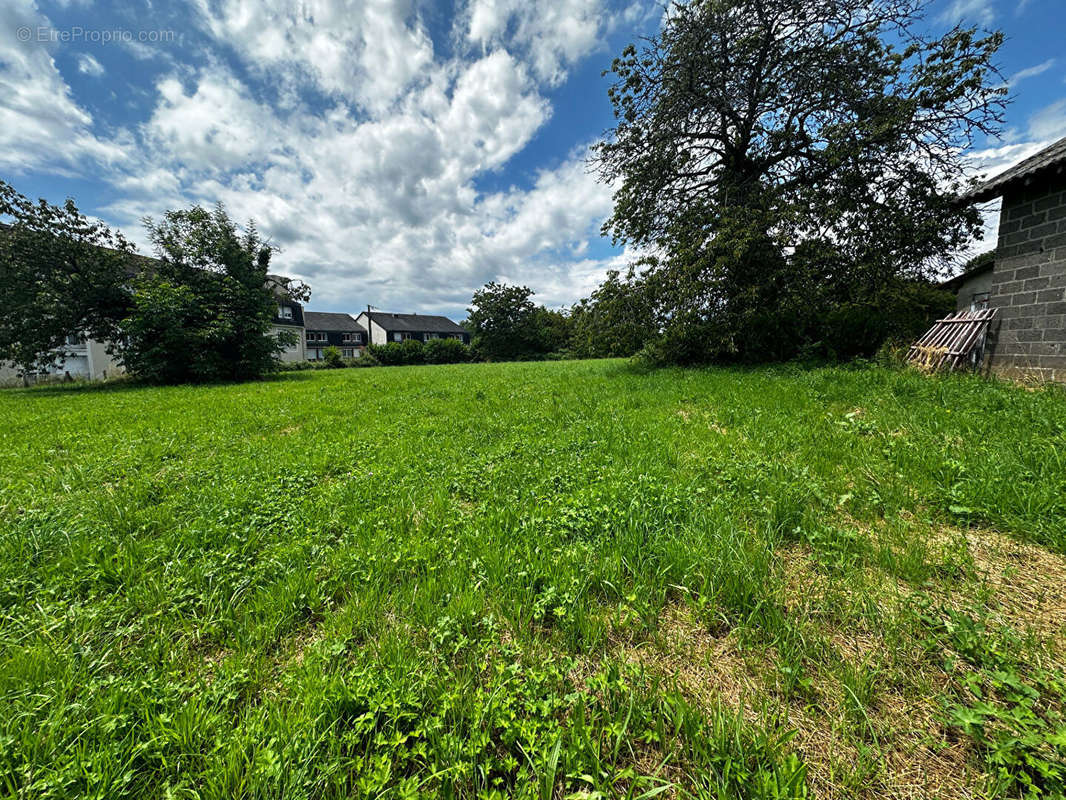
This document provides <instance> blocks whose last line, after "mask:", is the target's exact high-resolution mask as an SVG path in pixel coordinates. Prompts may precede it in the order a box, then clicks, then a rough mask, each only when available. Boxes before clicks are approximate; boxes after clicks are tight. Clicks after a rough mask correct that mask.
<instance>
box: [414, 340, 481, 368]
mask: <svg viewBox="0 0 1066 800" xmlns="http://www.w3.org/2000/svg"><path fill="white" fill-rule="evenodd" d="M422 351H423V354H424V355H425V359H426V363H427V364H461V363H463V362H464V361H469V360H470V357H471V352H470V348H469V347H468V346H467V345H465V344H463V343H462V342H461V341H459V340H458V339H430V340H429V341H428V342H426V343H425V345H424V346H423V348H422Z"/></svg>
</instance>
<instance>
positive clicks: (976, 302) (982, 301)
mask: <svg viewBox="0 0 1066 800" xmlns="http://www.w3.org/2000/svg"><path fill="white" fill-rule="evenodd" d="M988 295H989V293H988V292H974V293H973V299H972V300H970V311H980V310H981V309H982V308H988Z"/></svg>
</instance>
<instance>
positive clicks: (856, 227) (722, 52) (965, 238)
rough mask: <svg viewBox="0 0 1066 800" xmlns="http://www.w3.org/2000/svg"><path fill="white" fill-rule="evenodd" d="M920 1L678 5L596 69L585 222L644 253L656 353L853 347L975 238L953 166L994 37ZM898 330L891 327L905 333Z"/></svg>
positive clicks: (746, 354) (975, 109)
mask: <svg viewBox="0 0 1066 800" xmlns="http://www.w3.org/2000/svg"><path fill="white" fill-rule="evenodd" d="M928 7H929V2H928V0H806V2H802V3H797V2H794V0H690V2H683V3H674V4H672V5H671V6H670V9H669V12H668V14H667V15H666V16H665V18H664V23H663V26H662V30H661V32H660V33H659V34H657V35H656V36H654V37H652V38H651V39H650V40H648V42H647V43H646V45H645V46H644V47H642V48H640V49H638V48H637V47H636V46H634V45H630V46H628V47H627V48H625V50H623V52H622V53H621V55H620V56H619V57H618V58H616V59H615V60H614V62H613V64H612V65H611V72H612V73H613V76H614V79H615V82H614V83H613V85H612V86H611V88H610V89H609V92H608V94H609V97H610V100H611V103H612V105H613V107H614V114H615V120H616V124H615V127H614V129H613V130H612V131H611V132H610V135H609V136H608V137H607V138H606V139H605V140H604V141H602V142H600V143H599V144H598V145H597V146H596V148H595V151H594V155H593V159H592V163H593V165H594V166H595V167H596V168H597V169H598V171H599V174H600V176H601V178H602V179H603V180H604V181H605V182H608V183H610V184H612V185H613V186H615V187H617V188H616V190H615V194H614V210H613V213H612V215H611V217H610V218H609V219H608V220H607V222H606V223H605V225H604V229H603V231H604V233H605V234H610V235H611V236H612V237H613V239H614V240H615V241H616V242H621V243H626V244H631V245H637V246H639V247H643V248H647V249H649V250H650V251H651V252H652V253H653V255H654V258H653V259H652V260H651V261H650V262H649V263H648V264H647V267H646V269H645V270H644V272H643V273H642V275H641V278H640V280H639V281H635V282H634V281H629V282H625V283H621V284H618V283H616V284H615V285H613V286H611V285H608V286H606V287H605V290H606V289H610V290H611V291H612V292H613V291H614V290H616V289H618V288H622V289H627V290H629V291H631V293H632V294H633V295H634V298H635V299H634V304H635V305H636V304H640V305H649V304H650V305H651V306H652V307H653V308H654V309H655V314H654V318H655V323H656V328H657V331H656V332H657V336H656V337H655V338H654V339H653V340H652V343H651V346H650V347H649V348H648V351H647V355H648V356H649V357H650V358H651V359H652V360H654V361H656V362H665V363H674V364H678V363H681V364H685V363H698V362H708V361H716V362H729V361H741V362H756V361H763V362H765V361H780V360H785V359H789V358H792V357H794V356H796V355H802V354H804V353H806V352H822V353H825V354H828V355H833V356H838V357H839V356H843V357H851V356H854V355H866V356H869V355H871V354H872V353H873V352H874V351H875V350H876V349H877V348H878V347H879V346H880V344H881V343H882V342H883V341H884V340H885V339H887V338H890V337H891V336H892V335H893V334H894V333H896V332H897V331H896V329H897V328H899V327H900V326H902V325H904V324H905V323H906V322H907V321H908V318H910V317H912V316H913V315H914V314H915V313H918V314H920V315H922V316H924V317H928V316H932V315H934V314H936V313H937V312H938V310H939V308H938V302H940V303H943V302H946V301H945V300H944V299H943V298H941V299H940V301H937V298H936V297H935V294H936V293H935V291H934V289H933V286H932V284H931V280H930V279H932V278H935V277H936V276H937V275H938V274H939V270H940V269H941V268H942V267H943V266H944V265H945V264H946V263H948V261H949V260H950V258H951V257H952V256H954V255H955V254H957V253H958V252H959V251H960V250H961V249H962V248H963V247H964V246H965V245H967V244H968V243H969V242H970V241H971V240H972V239H973V238H974V237H975V236H977V235H979V230H980V218H979V215H978V213H977V211H976V209H975V208H973V207H972V204H970V205H969V206H968V205H967V204H965V203H960V202H958V199H957V198H958V196H959V194H960V193H961V191H962V190H963V189H964V188H965V185H966V184H965V178H964V169H963V159H964V158H965V155H964V154H965V152H966V150H967V149H968V148H969V147H970V146H971V145H972V144H973V142H974V140H975V137H977V136H978V135H991V134H995V133H996V132H997V131H998V129H999V125H1000V123H1001V121H1002V111H1003V106H1004V102H1005V96H1006V93H1007V89H1006V86H1005V83H1004V82H1003V79H1002V77H1001V76H1000V75H999V74H998V72H997V69H996V65H995V61H994V59H995V54H996V51H997V50H998V48H999V47H1000V45H1001V44H1002V42H1003V35H1002V34H1001V33H986V34H981V33H979V32H978V31H977V30H976V29H962V28H955V29H953V30H951V31H949V32H948V33H946V34H944V35H942V36H939V37H934V36H930V35H928V34H927V33H926V32H925V31H924V30H923V28H924V27H925V26H926V23H925V21H924V17H925V12H926V11H927V10H928ZM907 334H909V335H910V331H909V330H908V331H907Z"/></svg>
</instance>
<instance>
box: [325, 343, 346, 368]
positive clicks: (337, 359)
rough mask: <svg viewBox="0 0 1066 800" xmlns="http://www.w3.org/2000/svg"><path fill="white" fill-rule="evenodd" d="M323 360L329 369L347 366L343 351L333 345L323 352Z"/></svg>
mask: <svg viewBox="0 0 1066 800" xmlns="http://www.w3.org/2000/svg"><path fill="white" fill-rule="evenodd" d="M322 362H323V363H324V364H325V365H326V367H327V368H328V369H340V368H341V367H346V366H347V364H346V363H345V362H344V358H343V357H342V356H341V351H340V350H338V349H337V348H336V347H333V346H330V347H327V348H326V349H325V350H324V351H323V352H322Z"/></svg>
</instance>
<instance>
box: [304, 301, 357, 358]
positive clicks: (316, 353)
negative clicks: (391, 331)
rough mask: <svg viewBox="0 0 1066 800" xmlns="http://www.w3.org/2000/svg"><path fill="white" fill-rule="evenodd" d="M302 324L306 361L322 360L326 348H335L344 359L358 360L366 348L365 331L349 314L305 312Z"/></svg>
mask: <svg viewBox="0 0 1066 800" xmlns="http://www.w3.org/2000/svg"><path fill="white" fill-rule="evenodd" d="M303 322H304V350H305V352H306V353H307V360H308V361H319V360H321V359H322V358H324V357H325V350H326V348H327V347H336V348H337V349H338V350H340V353H341V355H342V356H343V357H344V358H358V357H359V356H360V355H361V354H362V352H363V348H365V347H366V329H365V328H363V326H362V325H360V324H359V323H358V322H357V321H356V320H355V319H354V318H353V317H352V316H351V314H333V313H328V312H325V311H305V312H303Z"/></svg>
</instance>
